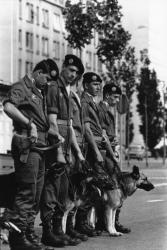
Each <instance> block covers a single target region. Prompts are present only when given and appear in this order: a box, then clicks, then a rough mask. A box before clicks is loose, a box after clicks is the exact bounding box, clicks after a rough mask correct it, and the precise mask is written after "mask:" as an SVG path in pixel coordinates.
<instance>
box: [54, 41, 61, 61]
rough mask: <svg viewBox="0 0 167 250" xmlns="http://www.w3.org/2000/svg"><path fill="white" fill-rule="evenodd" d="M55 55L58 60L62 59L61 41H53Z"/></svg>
mask: <svg viewBox="0 0 167 250" xmlns="http://www.w3.org/2000/svg"><path fill="white" fill-rule="evenodd" d="M53 57H54V58H55V60H56V61H59V60H60V42H59V41H53Z"/></svg>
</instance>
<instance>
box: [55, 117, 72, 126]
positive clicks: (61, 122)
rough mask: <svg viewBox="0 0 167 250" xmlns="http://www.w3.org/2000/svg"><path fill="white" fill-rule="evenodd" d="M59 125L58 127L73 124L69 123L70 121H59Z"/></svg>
mask: <svg viewBox="0 0 167 250" xmlns="http://www.w3.org/2000/svg"><path fill="white" fill-rule="evenodd" d="M57 124H58V125H66V126H70V125H71V122H69V121H68V120H61V119H57Z"/></svg>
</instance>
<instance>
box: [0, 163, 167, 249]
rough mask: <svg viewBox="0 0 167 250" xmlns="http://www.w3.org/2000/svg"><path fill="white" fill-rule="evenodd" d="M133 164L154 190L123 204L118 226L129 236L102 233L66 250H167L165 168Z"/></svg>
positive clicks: (141, 193)
mask: <svg viewBox="0 0 167 250" xmlns="http://www.w3.org/2000/svg"><path fill="white" fill-rule="evenodd" d="M154 163H155V162H154ZM133 164H136V165H138V166H139V167H140V168H141V170H142V172H143V173H145V174H146V175H147V176H148V177H149V178H150V180H151V181H152V183H153V184H154V185H155V189H154V190H152V191H150V192H146V191H143V190H137V191H136V193H134V195H133V196H131V197H129V198H128V199H127V200H126V201H125V202H124V206H123V209H122V212H121V216H120V222H121V223H122V224H123V225H126V226H128V227H130V228H131V230H132V232H131V233H130V234H127V235H123V236H120V237H109V236H108V235H107V233H104V234H103V235H102V236H99V237H94V238H89V240H88V241H87V242H84V243H81V244H80V245H78V246H76V247H66V249H69V250H70V249H74V248H75V249H78V250H85V249H88V250H95V249H96V250H108V249H111V250H134V249H135V250H141V249H142V250H166V249H167V209H166V208H167V168H166V169H165V168H162V167H160V165H159V164H158V165H157V164H149V166H150V167H149V168H147V169H146V168H144V162H142V163H141V162H135V161H134V162H131V166H133ZM142 164H143V165H142ZM155 165H156V168H155V167H154V166H155ZM130 169H131V167H130ZM130 169H129V171H130ZM123 170H127V168H126V164H124V167H123ZM39 223H40V221H39V217H38V218H37V220H36V227H37V229H38V231H41V227H39ZM1 249H2V250H9V248H8V247H7V246H5V245H1ZM55 249H56V248H55Z"/></svg>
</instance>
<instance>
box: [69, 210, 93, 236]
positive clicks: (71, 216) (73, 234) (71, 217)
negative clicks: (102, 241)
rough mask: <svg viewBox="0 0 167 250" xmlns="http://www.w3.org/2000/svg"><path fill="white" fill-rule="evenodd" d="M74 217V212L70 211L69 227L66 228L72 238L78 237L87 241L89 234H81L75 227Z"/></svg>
mask: <svg viewBox="0 0 167 250" xmlns="http://www.w3.org/2000/svg"><path fill="white" fill-rule="evenodd" d="M73 217H74V214H72V213H70V214H69V215H68V217H67V228H66V231H67V234H68V235H69V236H71V237H72V238H78V239H80V240H82V241H87V240H88V236H87V235H86V234H81V233H79V232H78V231H76V230H75V229H74V225H73Z"/></svg>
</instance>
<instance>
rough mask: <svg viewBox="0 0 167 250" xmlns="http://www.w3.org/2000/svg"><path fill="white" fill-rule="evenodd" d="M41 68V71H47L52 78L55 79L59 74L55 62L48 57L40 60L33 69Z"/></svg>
mask: <svg viewBox="0 0 167 250" xmlns="http://www.w3.org/2000/svg"><path fill="white" fill-rule="evenodd" d="M39 69H41V70H42V71H43V73H47V74H49V75H50V76H51V78H52V80H57V78H58V76H59V69H58V66H57V64H56V62H55V61H54V60H52V59H50V58H48V59H46V60H42V61H40V62H39V63H37V65H36V66H35V68H34V70H33V72H34V71H36V70H39Z"/></svg>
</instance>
